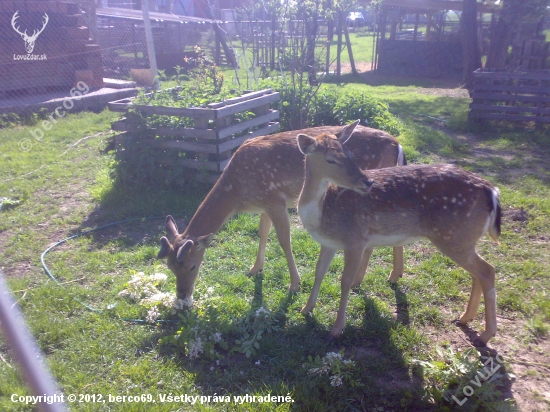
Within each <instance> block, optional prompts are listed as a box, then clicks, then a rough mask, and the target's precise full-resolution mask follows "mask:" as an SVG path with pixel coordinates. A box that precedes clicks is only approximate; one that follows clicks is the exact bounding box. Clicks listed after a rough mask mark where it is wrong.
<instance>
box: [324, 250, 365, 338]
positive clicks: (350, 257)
mask: <svg viewBox="0 0 550 412" xmlns="http://www.w3.org/2000/svg"><path fill="white" fill-rule="evenodd" d="M363 254H364V249H360V250H357V249H354V250H344V261H345V263H344V273H343V274H342V281H341V296H340V308H339V309H338V316H337V317H336V322H335V323H334V326H333V327H332V330H331V331H330V334H331V336H333V337H335V338H337V337H339V336H340V335H341V334H342V332H343V331H344V327H345V326H346V308H347V306H348V297H349V291H350V290H351V285H352V284H353V281H354V280H355V276H356V275H357V271H358V270H359V267H360V266H361V261H362V258H363Z"/></svg>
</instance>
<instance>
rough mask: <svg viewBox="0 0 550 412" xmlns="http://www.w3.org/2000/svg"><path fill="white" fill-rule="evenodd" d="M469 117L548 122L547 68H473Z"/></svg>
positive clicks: (549, 83)
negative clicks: (519, 69) (512, 69)
mask: <svg viewBox="0 0 550 412" xmlns="http://www.w3.org/2000/svg"><path fill="white" fill-rule="evenodd" d="M469 117H470V119H490V120H507V121H516V122H536V123H550V70H521V71H506V70H499V69H478V70H476V71H475V72H474V90H473V93H472V103H470V113H469Z"/></svg>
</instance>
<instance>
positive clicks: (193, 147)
mask: <svg viewBox="0 0 550 412" xmlns="http://www.w3.org/2000/svg"><path fill="white" fill-rule="evenodd" d="M155 140H159V139H155ZM152 146H155V147H160V148H163V149H177V150H189V151H192V152H199V153H214V154H215V153H217V152H218V150H217V145H215V144H205V143H195V142H175V141H173V140H160V141H158V142H153V143H152Z"/></svg>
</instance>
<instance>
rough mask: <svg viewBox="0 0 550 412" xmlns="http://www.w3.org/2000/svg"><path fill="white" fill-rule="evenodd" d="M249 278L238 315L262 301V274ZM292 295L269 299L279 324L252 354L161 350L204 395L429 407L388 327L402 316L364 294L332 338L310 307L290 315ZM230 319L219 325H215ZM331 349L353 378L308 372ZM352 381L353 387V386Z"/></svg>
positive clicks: (302, 403) (310, 405) (300, 405)
mask: <svg viewBox="0 0 550 412" xmlns="http://www.w3.org/2000/svg"><path fill="white" fill-rule="evenodd" d="M253 280H254V288H253V291H254V292H253V298H252V299H251V300H250V301H249V309H248V310H246V313H243V314H242V315H241V316H242V317H243V318H244V317H245V316H247V315H249V314H251V313H254V311H257V310H258V308H260V307H264V306H265V305H266V301H265V300H264V295H263V275H261V274H259V275H256V277H255V278H254V279H253ZM395 293H396V299H397V301H398V305H404V306H403V308H404V309H403V311H407V310H406V296H405V295H404V293H402V292H401V291H399V290H398V289H396V292H395ZM296 299H297V296H296V294H293V293H286V294H285V295H284V296H283V297H281V298H280V299H279V300H278V303H275V305H273V304H272V305H273V306H274V307H276V309H272V312H271V313H272V314H273V316H275V317H276V319H277V321H278V328H277V330H274V331H273V332H271V333H265V334H264V336H263V337H262V339H261V340H260V341H259V348H258V350H257V351H256V352H255V353H254V354H253V355H252V356H250V357H247V356H246V355H245V354H243V353H239V352H231V351H229V352H226V353H224V356H223V358H222V359H219V360H218V361H217V362H216V361H215V360H209V359H189V358H188V357H186V356H182V355H181V353H178V352H177V351H174V350H170V348H164V349H163V350H161V353H160V354H161V356H162V357H167V358H174V357H177V358H178V359H179V364H180V367H181V368H182V370H185V371H186V372H189V373H191V374H192V375H193V376H194V377H195V378H194V385H195V387H200V388H201V390H200V392H201V393H200V394H201V395H203V396H208V395H210V396H214V394H217V395H223V396H230V398H231V400H232V401H233V399H234V397H236V396H244V395H246V394H249V395H255V396H264V395H267V394H271V395H275V396H286V395H287V394H289V396H291V398H292V400H293V402H292V403H291V404H290V405H289V406H290V410H297V411H302V410H315V411H325V410H326V411H329V410H341V411H344V410H372V409H375V408H377V407H383V408H385V410H401V408H402V405H403V402H405V403H406V405H408V406H409V407H412V408H414V410H428V409H430V408H429V407H428V405H427V404H425V403H423V401H422V399H421V386H422V380H421V379H420V378H418V377H411V376H409V371H408V366H407V364H406V362H405V358H404V355H403V352H402V351H401V350H400V349H399V348H398V346H396V344H395V343H394V339H393V338H392V334H393V333H394V332H393V330H394V329H395V328H396V327H403V325H402V323H401V321H399V320H395V319H392V318H391V317H388V316H387V314H386V313H382V312H381V311H380V310H379V309H378V307H377V305H376V304H375V302H374V300H372V299H370V298H363V300H362V307H364V310H365V315H364V319H363V323H362V324H361V325H359V326H358V325H354V326H352V325H348V326H347V327H346V329H345V331H344V334H343V336H342V337H340V338H338V339H331V338H330V337H329V331H330V327H331V326H332V325H328V324H326V322H322V321H320V320H319V319H318V318H317V316H315V313H312V314H309V315H307V316H305V317H303V318H302V317H296V316H294V315H295V313H293V312H295V311H298V310H299V308H298V305H295V303H297V302H296ZM332 303H334V302H331V304H332ZM215 310H216V311H217V314H215V315H214V316H213V318H216V317H217V316H218V315H219V317H220V318H222V317H223V316H222V313H221V311H222V310H223V308H220V307H218V308H216V309H215ZM256 313H257V312H256ZM405 318H408V315H407V316H406V317H405ZM297 319H298V320H297ZM239 321H242V319H238V320H237V322H239ZM220 323H223V322H220ZM227 326H228V325H227V324H220V325H219V328H220V330H222V329H225V328H227ZM171 333H175V329H174V328H169V329H166V330H164V331H162V332H161V333H159V335H156V336H154V337H153V340H151V339H148V340H147V341H146V342H143V348H144V349H143V350H145V348H150V347H151V345H152V344H154V339H157V340H158V337H163V336H167V335H169V334H171ZM239 338H241V337H239V336H236V334H235V331H234V330H233V331H231V332H230V333H229V334H228V336H227V340H228V341H234V340H235V339H239ZM331 352H334V353H340V354H341V355H342V356H343V359H346V360H352V361H353V362H354V367H353V372H352V376H350V380H349V381H348V380H346V379H344V381H343V383H342V385H341V386H332V385H331V379H332V378H333V377H334V376H335V374H336V372H334V371H332V372H330V373H329V374H324V375H318V374H314V373H312V372H311V370H312V368H313V367H314V365H313V364H312V363H311V362H313V360H314V359H315V358H316V357H317V359H322V358H323V357H325V356H326V355H327V354H328V353H331ZM334 382H337V380H336V381H334ZM351 382H354V384H357V385H358V386H352V384H351ZM396 382H397V383H396ZM254 406H257V404H255V403H253V402H251V403H249V404H247V405H246V407H254Z"/></svg>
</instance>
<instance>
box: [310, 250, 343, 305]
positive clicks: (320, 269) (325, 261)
mask: <svg viewBox="0 0 550 412" xmlns="http://www.w3.org/2000/svg"><path fill="white" fill-rule="evenodd" d="M335 254H336V250H334V249H329V248H327V247H324V246H321V252H320V253H319V259H318V260H317V266H316V267H315V282H314V283H313V288H312V289H311V294H310V295H309V299H308V301H307V303H306V305H305V306H304V307H303V308H302V314H304V315H307V314H308V313H309V312H311V311H312V310H313V308H314V307H315V304H316V303H317V296H319V290H320V289H321V283H322V282H323V279H324V277H325V275H326V273H327V271H328V267H329V266H330V262H332V259H334V255H335Z"/></svg>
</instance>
